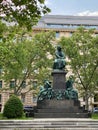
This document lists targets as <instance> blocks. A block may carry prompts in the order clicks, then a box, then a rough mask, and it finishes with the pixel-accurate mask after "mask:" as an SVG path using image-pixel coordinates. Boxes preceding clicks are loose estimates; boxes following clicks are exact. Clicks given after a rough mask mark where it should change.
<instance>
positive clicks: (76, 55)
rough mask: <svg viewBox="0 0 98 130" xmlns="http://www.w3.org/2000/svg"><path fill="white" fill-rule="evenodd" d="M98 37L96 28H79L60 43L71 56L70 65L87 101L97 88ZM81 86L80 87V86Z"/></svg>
mask: <svg viewBox="0 0 98 130" xmlns="http://www.w3.org/2000/svg"><path fill="white" fill-rule="evenodd" d="M97 42H98V37H95V36H94V30H92V29H91V30H85V28H82V27H81V28H79V29H77V31H76V32H75V33H74V34H73V35H72V37H70V38H64V37H63V38H62V39H61V41H60V43H61V44H62V46H63V47H64V49H65V52H66V55H67V56H68V58H69V63H68V64H69V65H70V66H71V69H72V72H73V74H74V76H75V79H76V80H75V82H76V83H77V85H78V89H80V92H81V95H82V96H84V97H86V101H87V100H88V98H89V97H91V96H92V95H93V94H94V92H95V90H97V86H98V82H97V77H98V44H97ZM79 86H80V87H79Z"/></svg>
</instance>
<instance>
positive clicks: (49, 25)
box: [46, 24, 98, 30]
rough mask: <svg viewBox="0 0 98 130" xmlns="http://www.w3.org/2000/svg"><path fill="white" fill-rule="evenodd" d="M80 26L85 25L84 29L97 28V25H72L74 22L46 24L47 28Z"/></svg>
mask: <svg viewBox="0 0 98 130" xmlns="http://www.w3.org/2000/svg"><path fill="white" fill-rule="evenodd" d="M80 26H82V27H85V28H86V29H91V28H93V29H96V30H98V26H97V25H74V24H46V27H47V28H64V29H76V28H79V27H80Z"/></svg>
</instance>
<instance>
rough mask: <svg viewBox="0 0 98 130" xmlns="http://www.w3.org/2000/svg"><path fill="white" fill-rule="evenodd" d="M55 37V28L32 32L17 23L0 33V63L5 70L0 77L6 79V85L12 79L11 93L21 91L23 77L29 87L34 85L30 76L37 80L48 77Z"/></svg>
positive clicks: (31, 87) (30, 88)
mask: <svg viewBox="0 0 98 130" xmlns="http://www.w3.org/2000/svg"><path fill="white" fill-rule="evenodd" d="M54 37H55V34H54V32H41V33H39V34H36V35H34V36H32V32H30V31H29V32H28V30H27V29H26V28H20V27H19V26H14V27H9V28H8V29H7V30H6V33H5V35H2V39H4V40H1V41H0V60H1V61H0V66H1V67H2V69H3V72H4V73H3V74H2V75H0V77H1V78H2V79H4V80H5V82H6V83H7V84H6V86H5V87H6V88H9V82H10V81H11V80H12V79H13V80H14V81H15V87H14V88H13V89H14V94H16V95H20V93H21V91H22V89H23V87H22V86H23V81H26V80H27V79H29V80H28V82H26V86H29V87H28V90H27V91H29V90H32V89H34V87H33V85H32V82H33V80H38V81H39V83H40V81H41V80H42V81H43V80H44V79H46V78H49V76H50V75H51V74H50V69H51V68H52V58H53V57H52V55H53V53H54V47H53V45H52V41H53V40H54ZM50 56H51V58H50ZM32 77H33V78H32ZM3 89H4V88H3Z"/></svg>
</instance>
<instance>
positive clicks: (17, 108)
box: [3, 95, 23, 118]
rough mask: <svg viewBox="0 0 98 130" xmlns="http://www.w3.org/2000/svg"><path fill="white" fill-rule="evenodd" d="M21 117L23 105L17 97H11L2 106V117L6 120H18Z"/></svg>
mask: <svg viewBox="0 0 98 130" xmlns="http://www.w3.org/2000/svg"><path fill="white" fill-rule="evenodd" d="M22 115H23V104H22V102H21V100H20V99H19V98H18V97H17V96H15V95H12V96H11V97H10V98H9V100H8V101H7V102H6V104H5V106H4V110H3V116H4V117H7V118H20V117H22Z"/></svg>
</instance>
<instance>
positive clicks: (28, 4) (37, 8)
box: [0, 0, 50, 29]
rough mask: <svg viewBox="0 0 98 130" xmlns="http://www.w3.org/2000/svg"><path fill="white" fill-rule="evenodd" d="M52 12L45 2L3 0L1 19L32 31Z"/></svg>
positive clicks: (40, 0)
mask: <svg viewBox="0 0 98 130" xmlns="http://www.w3.org/2000/svg"><path fill="white" fill-rule="evenodd" d="M48 12H50V9H49V8H48V7H47V6H46V5H45V0H1V1H0V17H1V18H3V19H4V20H6V21H14V22H15V23H16V24H17V23H18V24H19V25H20V26H24V25H26V26H27V28H28V29H30V28H31V27H32V26H33V25H35V24H36V23H37V22H38V20H39V18H40V17H41V16H42V15H43V14H46V13H48Z"/></svg>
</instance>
